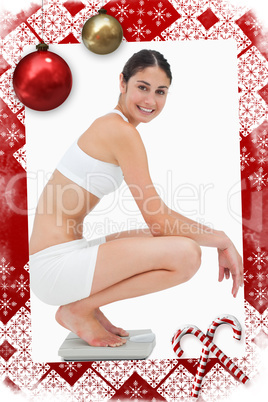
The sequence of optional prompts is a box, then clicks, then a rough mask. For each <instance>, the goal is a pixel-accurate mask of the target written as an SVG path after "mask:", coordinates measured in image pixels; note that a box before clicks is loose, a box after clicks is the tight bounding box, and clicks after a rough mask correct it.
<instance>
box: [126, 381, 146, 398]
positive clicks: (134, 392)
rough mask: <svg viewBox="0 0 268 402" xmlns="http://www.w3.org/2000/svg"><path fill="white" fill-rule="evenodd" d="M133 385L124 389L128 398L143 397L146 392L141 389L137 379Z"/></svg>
mask: <svg viewBox="0 0 268 402" xmlns="http://www.w3.org/2000/svg"><path fill="white" fill-rule="evenodd" d="M133 385H134V386H133V387H131V386H129V389H128V390H126V391H125V395H127V396H128V398H129V399H132V398H135V401H136V400H138V399H140V398H143V397H144V396H145V395H146V394H147V393H148V391H147V390H146V389H142V385H141V386H139V383H138V381H134V382H133Z"/></svg>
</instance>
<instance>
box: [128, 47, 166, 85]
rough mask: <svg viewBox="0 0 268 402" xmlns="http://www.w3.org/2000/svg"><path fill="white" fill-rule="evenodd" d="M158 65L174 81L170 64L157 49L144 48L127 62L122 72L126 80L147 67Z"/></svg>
mask: <svg viewBox="0 0 268 402" xmlns="http://www.w3.org/2000/svg"><path fill="white" fill-rule="evenodd" d="M153 66H158V67H159V68H161V69H162V70H163V71H164V72H165V73H166V75H167V77H168V78H169V79H170V83H171V81H172V74H171V70H170V65H169V63H168V61H167V60H166V59H165V57H164V56H163V55H162V54H161V53H159V52H158V51H156V50H148V49H143V50H140V51H139V52H137V53H134V54H133V56H131V57H130V59H129V60H128V61H127V62H126V64H125V66H124V68H123V71H122V74H123V77H124V80H125V82H126V83H127V82H128V80H129V79H130V78H131V77H132V76H133V75H135V74H136V73H137V72H139V71H142V70H144V69H145V68H147V67H153Z"/></svg>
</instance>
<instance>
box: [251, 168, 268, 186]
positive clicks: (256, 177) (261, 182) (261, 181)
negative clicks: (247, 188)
mask: <svg viewBox="0 0 268 402" xmlns="http://www.w3.org/2000/svg"><path fill="white" fill-rule="evenodd" d="M266 176H267V173H263V168H262V167H260V168H259V170H258V172H257V173H256V172H255V173H253V175H250V176H249V177H248V178H249V180H250V181H251V182H252V184H253V186H254V187H256V189H257V191H261V190H262V188H263V186H266V182H267V177H266Z"/></svg>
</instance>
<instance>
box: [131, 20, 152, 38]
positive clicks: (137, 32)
mask: <svg viewBox="0 0 268 402" xmlns="http://www.w3.org/2000/svg"><path fill="white" fill-rule="evenodd" d="M142 24H143V22H142V20H141V19H139V20H138V26H137V25H133V26H134V28H128V29H127V30H128V32H130V33H132V32H133V34H132V36H133V37H136V39H135V40H136V42H140V41H141V38H145V36H146V35H150V33H151V31H150V30H149V29H146V25H144V26H142Z"/></svg>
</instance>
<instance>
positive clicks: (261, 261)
mask: <svg viewBox="0 0 268 402" xmlns="http://www.w3.org/2000/svg"><path fill="white" fill-rule="evenodd" d="M252 254H253V256H250V257H248V261H250V262H253V265H256V264H257V269H258V270H261V269H262V268H263V266H265V265H266V263H267V261H268V256H267V255H266V253H265V252H264V251H261V248H260V247H257V253H252Z"/></svg>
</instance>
